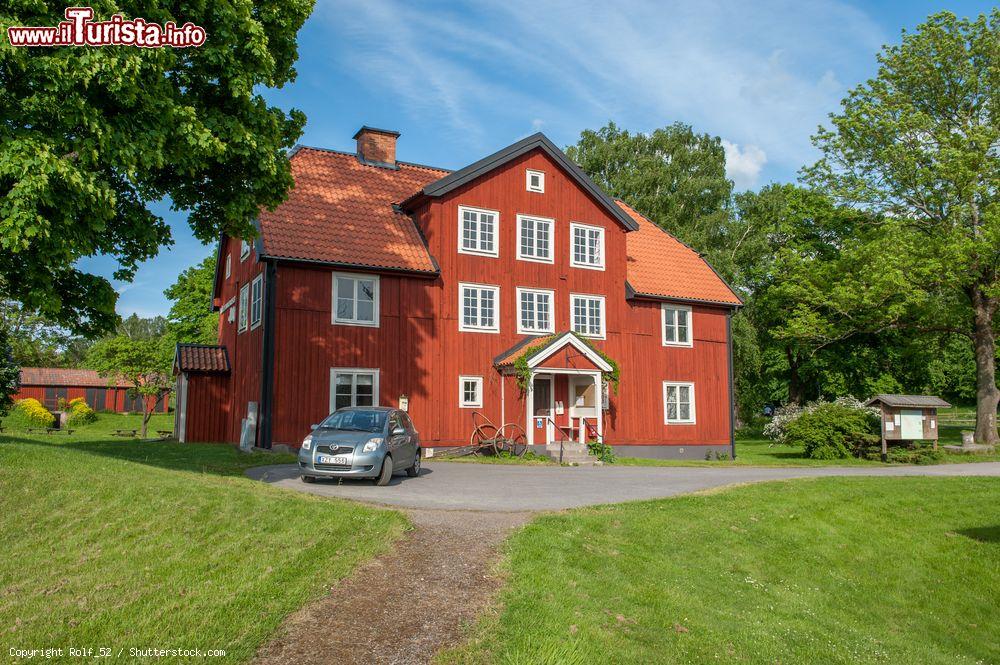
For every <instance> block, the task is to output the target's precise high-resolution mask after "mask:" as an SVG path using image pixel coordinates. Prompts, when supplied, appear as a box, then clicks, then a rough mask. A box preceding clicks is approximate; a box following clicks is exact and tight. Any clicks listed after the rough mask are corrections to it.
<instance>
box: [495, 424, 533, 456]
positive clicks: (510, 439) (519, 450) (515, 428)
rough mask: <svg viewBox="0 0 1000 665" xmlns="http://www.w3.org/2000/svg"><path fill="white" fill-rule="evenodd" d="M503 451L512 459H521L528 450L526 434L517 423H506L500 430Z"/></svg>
mask: <svg viewBox="0 0 1000 665" xmlns="http://www.w3.org/2000/svg"><path fill="white" fill-rule="evenodd" d="M500 439H501V440H502V441H503V449H504V450H506V451H507V452H509V453H510V454H511V455H513V456H514V457H523V456H524V453H525V452H527V450H528V434H527V432H525V431H524V428H523V427H521V426H520V425H518V424H517V423H507V424H506V425H504V426H503V427H501V428H500Z"/></svg>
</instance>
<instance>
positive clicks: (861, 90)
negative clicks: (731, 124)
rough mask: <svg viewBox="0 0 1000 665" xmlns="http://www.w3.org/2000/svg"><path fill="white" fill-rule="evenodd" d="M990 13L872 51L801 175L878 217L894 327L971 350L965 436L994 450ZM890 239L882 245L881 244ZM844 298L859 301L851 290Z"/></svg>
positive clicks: (999, 164) (998, 210)
mask: <svg viewBox="0 0 1000 665" xmlns="http://www.w3.org/2000/svg"><path fill="white" fill-rule="evenodd" d="M998 44H1000V10H993V12H992V13H991V14H990V15H989V16H979V17H978V18H977V19H976V20H968V19H958V18H956V17H955V16H954V15H953V14H951V13H948V12H943V13H939V14H935V15H933V16H931V17H930V18H929V19H928V20H927V22H926V23H924V24H922V25H921V26H919V27H918V29H917V31H916V32H914V33H906V32H904V33H903V38H902V43H901V44H900V45H898V46H887V47H885V48H884V49H883V51H882V52H881V53H880V54H879V56H878V60H879V64H880V67H879V72H878V75H877V76H876V77H875V78H873V79H871V80H869V81H867V82H866V83H864V84H862V85H860V86H858V87H857V88H855V89H854V90H852V91H851V92H850V93H849V94H848V96H847V98H846V99H845V100H844V101H843V104H842V109H841V111H840V112H839V113H837V114H834V115H832V116H831V124H832V127H830V128H820V131H819V132H818V134H817V135H816V136H815V137H814V142H815V144H816V146H817V147H818V148H819V149H820V150H821V151H822V158H821V160H820V161H819V162H818V163H817V164H816V165H814V166H812V167H810V168H808V169H806V170H805V171H804V175H805V177H806V178H807V180H808V181H809V182H811V183H813V184H814V185H816V186H820V187H823V188H825V189H826V190H827V191H829V192H830V193H831V194H832V195H833V196H834V197H836V198H837V199H838V200H840V201H843V202H845V203H848V204H851V205H855V206H860V207H864V208H865V209H867V210H870V211H872V212H875V213H878V214H879V215H881V216H882V217H883V218H884V221H883V222H881V223H882V226H883V230H884V234H883V236H882V238H881V239H875V240H874V242H876V243H879V244H880V247H881V251H880V253H879V254H878V255H876V254H872V255H871V256H869V257H868V258H869V259H870V261H869V262H868V263H867V265H868V266H869V267H870V268H871V269H873V270H875V271H881V270H883V267H884V266H885V265H887V264H888V263H891V264H894V269H898V274H900V275H902V276H904V277H905V279H904V280H903V281H902V282H901V283H900V284H899V286H900V290H901V292H900V294H899V299H900V300H901V301H906V302H908V303H909V305H910V307H909V308H908V311H907V313H906V314H905V315H903V316H900V317H899V319H898V322H897V323H898V324H900V325H901V324H903V323H904V322H906V323H907V324H908V325H911V326H913V327H915V328H919V329H921V330H925V331H928V332H946V331H947V332H954V333H957V334H963V335H966V336H968V337H970V338H971V339H972V341H973V348H974V355H975V362H976V385H977V387H976V405H977V409H976V439H977V440H978V441H979V442H981V443H986V444H997V443H998V442H1000V439H998V435H997V422H996V416H997V404H998V402H1000V391H998V390H997V385H996V360H995V358H996V338H995V320H994V319H995V314H996V311H997V307H998V305H1000V283H998V267H1000V223H998V214H1000V196H998V194H1000V192H998V187H1000V49H998V47H997V45H998ZM887 238H888V239H889V240H890V242H886V239H887ZM854 294H855V295H859V296H863V295H864V294H863V293H862V292H860V291H859V290H856V289H855V290H854Z"/></svg>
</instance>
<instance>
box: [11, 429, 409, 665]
mask: <svg viewBox="0 0 1000 665" xmlns="http://www.w3.org/2000/svg"><path fill="white" fill-rule="evenodd" d="M117 418H120V417H119V416H102V419H101V421H99V423H95V424H94V425H92V426H90V427H89V428H84V429H81V431H79V432H77V433H74V434H73V435H72V436H69V437H67V436H65V435H50V436H49V435H44V434H42V435H35V436H30V437H29V436H26V435H22V434H14V435H0V514H2V515H3V517H2V518H0V541H2V542H3V543H4V556H3V557H2V559H0V635H2V637H0V648H2V650H3V651H2V653H3V654H4V655H5V656H7V654H8V649H9V648H10V647H17V648H37V647H70V646H74V647H88V646H89V647H94V648H95V649H98V648H100V647H108V648H111V649H112V651H113V652H114V653H117V651H118V649H119V648H124V649H125V651H124V654H123V655H124V656H125V657H127V656H128V654H129V649H130V648H132V647H137V648H182V649H202V650H203V651H204V650H207V649H223V650H225V651H226V658H225V659H223V660H228V661H241V660H246V659H247V658H249V657H251V656H252V655H253V653H254V652H255V650H256V648H257V647H258V646H259V645H260V644H261V643H262V642H264V641H265V640H266V639H267V638H268V637H269V636H270V635H271V634H272V633H273V632H274V630H275V629H276V628H277V627H278V625H279V624H280V623H281V621H282V619H283V618H284V617H285V616H287V615H288V614H289V613H290V612H292V611H294V610H296V609H297V608H299V607H300V606H302V605H303V604H304V603H306V602H308V601H309V600H311V599H313V598H315V597H318V596H319V595H321V594H322V593H323V592H324V589H326V588H328V587H329V586H330V585H332V584H333V583H334V582H336V581H337V580H338V579H340V578H342V577H344V576H346V575H348V574H349V573H350V572H351V571H352V570H353V568H354V567H355V566H356V565H357V564H358V563H359V562H360V561H363V560H365V559H367V558H369V557H371V556H373V555H375V554H377V553H378V552H381V551H383V550H385V549H387V548H388V547H390V546H391V543H392V542H393V540H394V539H395V538H396V537H398V536H399V535H400V534H401V533H402V532H403V530H404V529H406V528H407V526H408V523H407V521H406V519H405V518H404V517H403V516H402V515H400V514H399V513H397V512H393V511H387V510H377V509H371V508H366V507H362V506H360V505H358V504H354V503H350V502H346V501H336V500H330V499H321V498H318V497H311V496H308V495H302V494H297V493H293V492H288V491H283V490H279V489H276V488H272V487H268V486H267V485H264V484H263V483H258V482H254V481H251V480H248V479H246V478H243V477H242V472H243V470H244V469H246V468H247V467H249V466H254V465H260V464H269V463H276V462H286V461H291V459H292V457H291V456H281V455H269V454H264V453H258V454H255V455H246V454H243V453H240V452H239V451H237V450H236V449H235V448H234V447H232V446H227V445H221V444H179V443H174V442H141V441H137V440H134V439H124V440H123V439H120V438H114V437H109V436H108V435H107V434H106V433H104V432H107V431H110V429H114V428H115V427H118V426H120V425H118V424H117V423H118V422H120V421H116V419H117ZM122 426H123V425H122ZM66 660H71V659H69V658H68V657H67V658H66ZM72 660H73V661H74V662H76V661H77V660H79V659H72ZM167 660H177V659H170V658H168V659H167ZM213 660H215V659H213Z"/></svg>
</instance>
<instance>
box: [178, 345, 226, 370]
mask: <svg viewBox="0 0 1000 665" xmlns="http://www.w3.org/2000/svg"><path fill="white" fill-rule="evenodd" d="M174 369H175V370H176V371H179V372H228V371H229V354H228V353H227V352H226V347H224V346H214V345H207V344H178V345H177V351H176V353H175V355H174Z"/></svg>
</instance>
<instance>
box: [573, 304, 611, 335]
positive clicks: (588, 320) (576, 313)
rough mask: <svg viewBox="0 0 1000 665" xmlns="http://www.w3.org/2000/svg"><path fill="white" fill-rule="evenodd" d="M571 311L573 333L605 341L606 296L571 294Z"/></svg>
mask: <svg viewBox="0 0 1000 665" xmlns="http://www.w3.org/2000/svg"><path fill="white" fill-rule="evenodd" d="M569 311H570V316H571V317H572V324H573V332H577V333H580V334H581V335H584V336H586V337H599V338H601V339H604V337H605V331H604V323H605V321H604V296H589V295H580V294H577V293H571V294H570V296H569Z"/></svg>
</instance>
